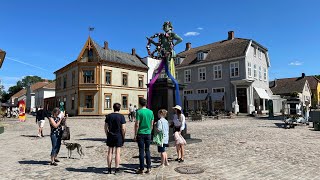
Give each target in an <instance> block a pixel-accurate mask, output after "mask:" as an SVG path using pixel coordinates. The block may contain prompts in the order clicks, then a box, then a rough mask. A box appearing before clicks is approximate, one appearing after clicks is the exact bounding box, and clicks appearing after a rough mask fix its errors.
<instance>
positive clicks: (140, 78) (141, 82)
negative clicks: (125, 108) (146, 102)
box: [138, 75, 143, 88]
mask: <svg viewBox="0 0 320 180" xmlns="http://www.w3.org/2000/svg"><path fill="white" fill-rule="evenodd" d="M138 84H139V88H143V76H141V75H139V78H138Z"/></svg>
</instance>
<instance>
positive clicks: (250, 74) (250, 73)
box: [248, 62, 252, 77]
mask: <svg viewBox="0 0 320 180" xmlns="http://www.w3.org/2000/svg"><path fill="white" fill-rule="evenodd" d="M251 70H252V68H251V62H248V77H252V72H251Z"/></svg>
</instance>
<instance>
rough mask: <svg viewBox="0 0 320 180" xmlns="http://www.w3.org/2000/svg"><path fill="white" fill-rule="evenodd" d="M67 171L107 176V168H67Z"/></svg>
mask: <svg viewBox="0 0 320 180" xmlns="http://www.w3.org/2000/svg"><path fill="white" fill-rule="evenodd" d="M66 170H67V171H71V172H85V173H86V172H88V173H89V172H90V173H97V174H107V173H106V171H107V168H105V167H104V168H96V167H87V168H82V169H76V168H71V167H69V168H66Z"/></svg>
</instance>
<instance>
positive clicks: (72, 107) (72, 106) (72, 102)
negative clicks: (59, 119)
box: [71, 96, 75, 110]
mask: <svg viewBox="0 0 320 180" xmlns="http://www.w3.org/2000/svg"><path fill="white" fill-rule="evenodd" d="M74 104H75V102H74V96H72V97H71V109H72V110H73V109H74Z"/></svg>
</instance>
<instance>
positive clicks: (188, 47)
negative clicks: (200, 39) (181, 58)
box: [186, 42, 191, 51]
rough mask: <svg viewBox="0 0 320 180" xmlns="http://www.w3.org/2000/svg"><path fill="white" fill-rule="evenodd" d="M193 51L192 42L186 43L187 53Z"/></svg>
mask: <svg viewBox="0 0 320 180" xmlns="http://www.w3.org/2000/svg"><path fill="white" fill-rule="evenodd" d="M190 49H191V42H187V43H186V51H189V50H190Z"/></svg>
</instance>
